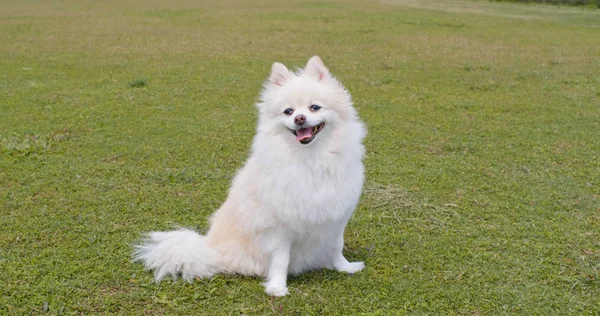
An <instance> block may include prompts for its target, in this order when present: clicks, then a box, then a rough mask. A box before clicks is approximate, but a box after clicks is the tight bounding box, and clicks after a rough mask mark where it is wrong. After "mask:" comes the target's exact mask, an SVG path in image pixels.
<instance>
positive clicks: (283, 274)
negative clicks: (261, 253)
mask: <svg viewBox="0 0 600 316" xmlns="http://www.w3.org/2000/svg"><path fill="white" fill-rule="evenodd" d="M290 248H291V245H290V244H285V245H280V246H279V247H278V248H276V249H275V250H274V251H273V253H272V254H271V263H270V265H269V270H268V272H267V280H266V282H265V283H263V285H264V286H265V292H266V293H267V294H269V295H271V296H284V295H286V294H289V292H288V289H287V286H286V281H287V274H288V265H289V263H290Z"/></svg>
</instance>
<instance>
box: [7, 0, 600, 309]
mask: <svg viewBox="0 0 600 316" xmlns="http://www.w3.org/2000/svg"><path fill="white" fill-rule="evenodd" d="M599 32H600V10H591V9H589V8H587V9H586V8H566V7H552V6H540V5H523V4H509V3H493V2H487V1H481V2H478V1H467V0H456V1H449V0H440V1H437V0H436V1H433V0H423V1H417V0H396V1H394V0H389V1H384V2H383V3H378V2H373V1H364V2H363V1H349V2H338V1H328V2H317V1H286V2H280V1H270V2H268V3H267V2H264V1H261V2H258V1H257V2H247V1H241V0H240V1H237V2H231V1H227V2H222V1H186V0H173V1H168V2H162V1H141V0H129V1H74V0H65V1H35V0H34V1H26V2H22V1H15V0H7V1H3V2H0V41H1V43H2V45H0V271H2V272H1V274H2V277H1V281H0V293H1V295H0V314H13V315H14V314H28V313H33V314H37V313H42V312H44V311H47V312H49V313H51V314H60V313H67V314H75V313H84V314H90V313H119V314H176V313H179V314H196V313H200V314H292V315H293V314H297V315H304V314H339V315H357V314H404V313H406V314H455V315H458V314H461V315H498V314H523V315H550V314H554V315H567V314H573V315H581V314H589V315H597V314H599V313H600V300H599V299H598V298H599V297H600V274H599V273H600V272H599V270H600V197H599V196H600V145H599V144H600V142H599V139H600V126H599V123H600V58H599V57H598V56H600V40H598V39H599V37H598V34H600V33H599ZM315 54H318V55H320V56H321V57H322V58H323V60H324V61H325V63H326V64H327V65H328V66H329V67H330V69H331V71H332V72H333V73H334V74H335V75H336V76H337V77H338V78H339V79H340V80H341V81H342V82H343V83H345V85H346V87H347V88H348V89H349V90H350V91H351V93H352V94H353V96H354V100H355V104H356V107H357V108H358V110H359V112H360V115H361V117H362V118H363V119H364V121H365V122H366V124H367V126H368V128H369V135H368V137H367V140H366V147H367V151H368V155H367V158H366V161H365V163H366V170H367V183H366V185H365V191H364V194H363V197H362V200H361V203H360V205H359V207H358V210H357V212H356V214H355V216H354V217H353V219H352V220H351V222H350V224H349V226H348V229H347V232H346V239H347V248H346V254H347V256H348V257H349V258H351V259H353V260H364V261H365V262H366V265H367V268H366V270H365V271H363V272H361V273H359V274H357V275H354V276H348V275H345V274H340V273H335V272H331V271H315V272H313V273H309V274H305V275H302V276H298V277H292V278H291V279H290V280H289V286H290V292H291V295H290V296H287V297H284V298H281V299H271V298H269V297H267V296H265V295H264V293H263V290H262V287H261V285H260V282H259V280H257V279H253V278H248V277H240V276H218V277H215V278H214V279H212V280H204V281H196V282H194V283H192V284H188V283H185V282H181V281H180V282H176V283H173V282H171V281H167V282H163V283H161V284H159V285H156V284H155V283H154V282H153V280H152V275H151V273H149V272H146V271H143V269H142V266H141V265H140V264H135V263H132V262H130V254H131V250H132V249H131V245H132V244H134V243H136V242H137V241H138V240H139V237H140V236H141V234H142V233H144V232H148V231H151V230H164V229H170V228H172V227H173V225H176V224H179V225H185V226H190V227H198V228H199V229H205V228H206V227H207V217H208V216H209V214H211V213H212V212H213V211H214V210H215V209H216V208H218V207H219V205H220V203H221V202H222V201H223V200H224V198H225V196H226V194H227V188H228V186H229V182H230V181H231V178H232V176H233V175H234V174H235V172H236V169H237V168H239V167H240V166H241V165H242V164H243V162H244V160H245V158H246V155H247V153H248V149H249V147H250V143H251V140H252V137H253V133H254V127H255V124H256V110H255V107H254V105H253V103H254V102H255V100H256V98H257V96H258V93H259V90H260V88H261V84H262V82H263V80H265V78H266V77H267V75H268V72H269V70H270V66H271V64H272V63H273V62H275V61H280V62H284V63H285V64H287V65H296V66H301V65H303V64H304V63H305V62H306V60H307V59H308V58H309V57H310V56H312V55H315ZM140 78H144V79H140ZM133 87H139V88H133Z"/></svg>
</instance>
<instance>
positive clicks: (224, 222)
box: [134, 56, 366, 296]
mask: <svg viewBox="0 0 600 316" xmlns="http://www.w3.org/2000/svg"><path fill="white" fill-rule="evenodd" d="M257 108H258V110H259V120H258V130H257V132H256V136H255V137H254V142H253V145H252V151H251V154H250V158H248V161H246V164H245V165H244V167H242V169H241V170H240V171H239V172H238V174H237V175H236V177H235V178H234V180H233V184H232V185H231V188H230V190H229V195H228V196H227V200H225V203H223V205H222V206H221V208H219V210H217V211H216V212H215V213H214V214H213V216H212V218H211V226H210V229H209V231H208V233H207V234H206V236H202V235H200V234H198V233H196V232H195V231H192V230H188V229H180V230H176V231H170V232H153V233H150V234H149V235H148V238H147V240H146V242H145V243H144V244H143V245H139V246H137V247H136V251H135V254H134V258H135V260H138V261H143V262H144V264H145V266H146V268H147V269H151V270H154V277H155V279H156V281H157V282H158V281H160V280H161V279H162V278H163V277H165V276H169V275H170V276H172V277H173V278H177V276H178V275H181V276H182V277H183V279H185V280H188V281H191V280H192V279H194V278H196V277H198V278H207V277H211V276H212V275H214V274H216V273H238V274H243V275H251V276H260V277H264V278H265V282H264V283H263V284H264V287H265V291H266V293H267V294H269V295H272V296H283V295H286V294H288V289H287V284H286V281H287V276H288V275H289V274H299V273H302V272H305V271H309V270H314V269H320V268H327V269H333V270H336V271H343V272H347V273H355V272H357V271H360V270H362V269H364V267H365V265H364V264H363V263H362V262H348V260H346V258H345V257H344V255H343V254H342V251H343V249H344V229H345V227H346V224H347V223H348V220H349V219H350V216H352V213H353V212H354V209H355V207H356V204H357V203H358V200H359V198H360V194H361V190H362V186H363V182H364V167H363V163H362V159H363V156H364V153H365V150H364V147H363V145H362V140H363V138H364V137H365V135H366V129H365V127H364V124H363V123H362V122H361V121H360V119H359V118H358V116H357V113H356V111H355V109H354V108H353V107H352V101H351V97H350V94H349V93H348V91H346V89H345V88H344V87H343V86H342V85H341V84H340V82H339V81H337V80H336V79H335V78H334V77H333V76H332V75H331V74H330V73H329V70H328V69H327V68H326V67H325V65H324V64H323V62H322V61H321V59H320V58H319V57H317V56H314V57H312V58H311V59H310V60H309V61H308V63H307V64H306V67H305V68H304V69H299V70H298V71H297V72H296V73H294V72H291V71H290V70H288V69H287V68H286V67H285V66H284V65H283V64H280V63H274V64H273V67H272V69H271V75H270V76H269V79H268V80H267V81H266V82H265V84H264V89H263V91H262V94H261V98H260V102H259V103H258V104H257Z"/></svg>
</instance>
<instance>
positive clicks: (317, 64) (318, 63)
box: [304, 56, 331, 81]
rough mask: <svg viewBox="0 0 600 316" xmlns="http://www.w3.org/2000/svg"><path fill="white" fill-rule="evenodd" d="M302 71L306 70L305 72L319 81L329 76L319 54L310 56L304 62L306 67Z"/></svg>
mask: <svg viewBox="0 0 600 316" xmlns="http://www.w3.org/2000/svg"><path fill="white" fill-rule="evenodd" d="M304 71H306V73H307V74H309V75H311V76H313V77H315V78H316V79H318V80H319V81H323V80H324V79H326V78H328V77H329V76H331V75H330V74H329V69H327V67H325V64H323V61H322V60H321V58H319V56H313V57H311V58H310V59H309V60H308V63H306V68H304Z"/></svg>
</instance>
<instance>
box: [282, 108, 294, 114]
mask: <svg viewBox="0 0 600 316" xmlns="http://www.w3.org/2000/svg"><path fill="white" fill-rule="evenodd" d="M292 113H294V110H293V109H290V108H287V109H285V111H283V114H285V115H292Z"/></svg>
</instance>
